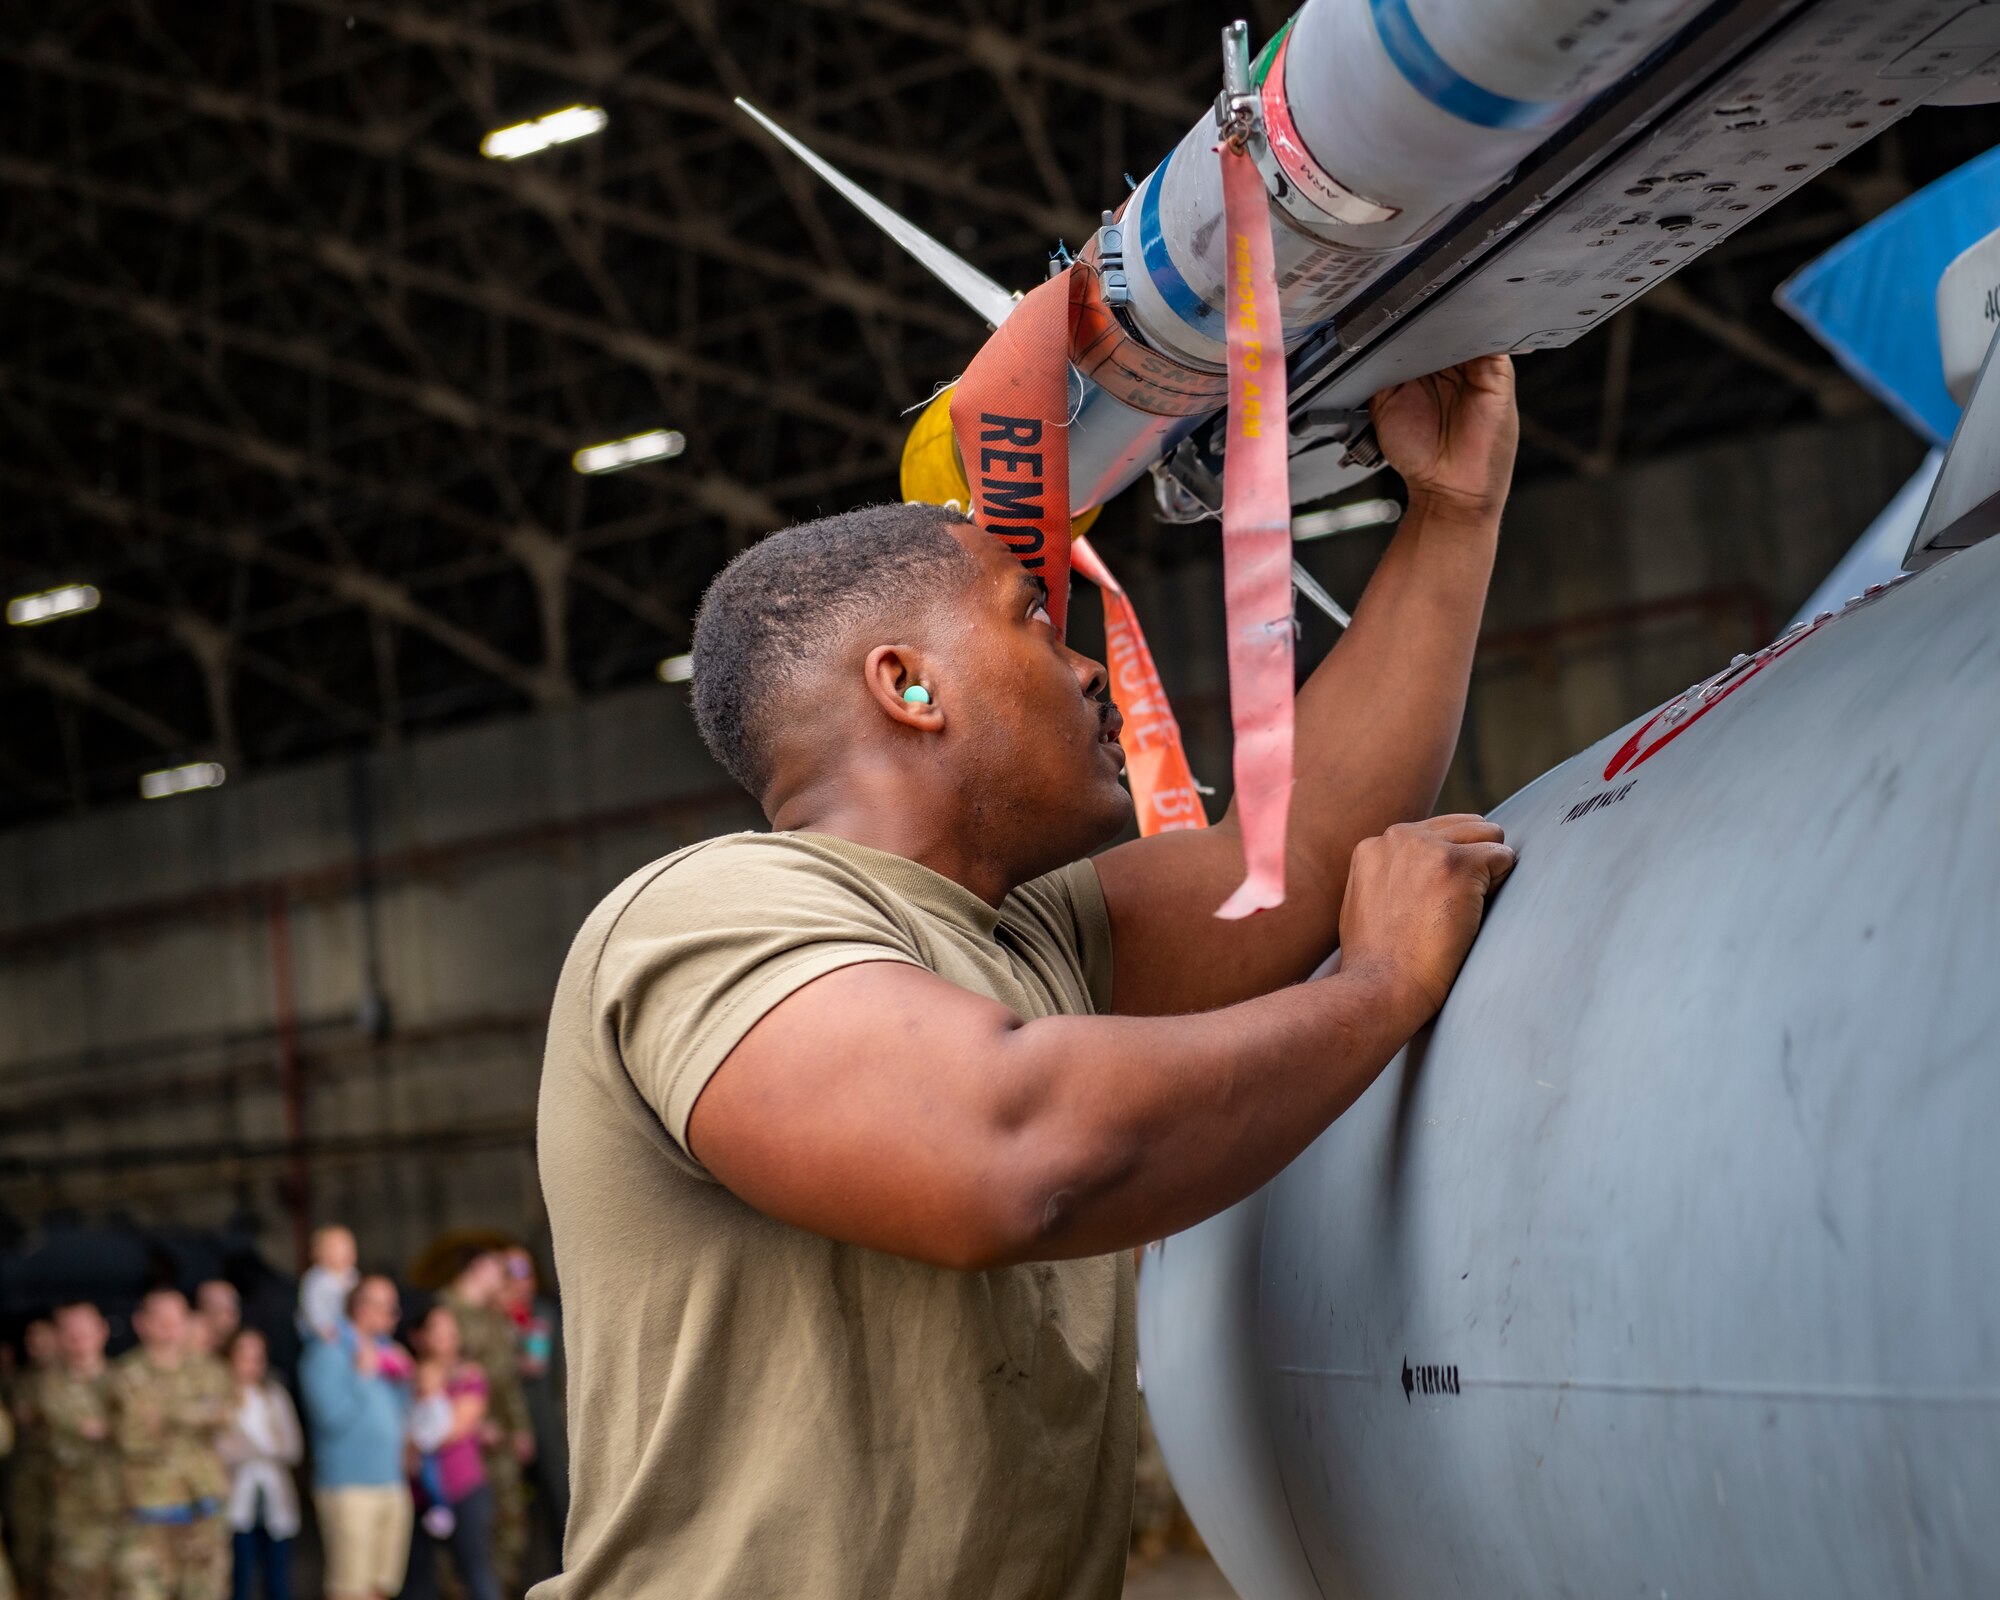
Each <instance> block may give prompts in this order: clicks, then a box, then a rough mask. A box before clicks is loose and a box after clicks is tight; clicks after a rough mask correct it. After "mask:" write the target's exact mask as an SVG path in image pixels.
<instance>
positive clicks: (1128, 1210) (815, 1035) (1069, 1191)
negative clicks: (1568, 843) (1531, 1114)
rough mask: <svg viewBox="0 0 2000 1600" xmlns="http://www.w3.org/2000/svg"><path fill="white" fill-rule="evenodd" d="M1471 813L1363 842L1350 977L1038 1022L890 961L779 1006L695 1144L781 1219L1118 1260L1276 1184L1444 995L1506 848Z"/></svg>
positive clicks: (986, 1260)
mask: <svg viewBox="0 0 2000 1600" xmlns="http://www.w3.org/2000/svg"><path fill="white" fill-rule="evenodd" d="M1499 839H1500V830H1499V829H1498V828H1496V827H1494V826H1493V825H1492V824H1491V823H1488V822H1485V821H1482V820H1481V819H1480V818H1477V817H1448V818H1439V819H1437V820H1436V821H1434V822H1428V823H1422V824H1417V825H1414V826H1410V827H1403V828H1397V829H1395V830H1394V831H1393V832H1391V833H1390V834H1389V835H1388V836H1387V837H1385V838H1380V839H1371V840H1369V841H1367V843H1365V844H1364V845H1363V846H1362V847H1361V848H1360V849H1359V850H1357V851H1356V852H1355V859H1354V872H1353V877H1352V881H1351V883H1350V884H1349V886H1348V888H1347V891H1346V906H1345V909H1344V911H1343V912H1342V914H1341V919H1340V931H1341V934H1342V936H1343V947H1344V950H1345V952H1346V955H1345V960H1344V962H1343V965H1342V970H1341V971H1340V972H1339V973H1338V974H1337V975H1336V976H1334V977H1331V978H1328V979H1325V980H1323V981H1321V982H1318V983H1310V984H1302V985H1297V986H1293V987H1290V988H1287V989H1284V990H1282V991H1280V992H1279V993H1277V994H1273V995H1268V996H1265V997H1263V998H1260V999H1256V1000H1250V1001H1245V1002H1244V1003H1242V1004H1240V1005H1235V1006H1230V1007H1227V1008H1225V1009H1223V1010H1218V1011H1212V1012H1209V1013H1206V1014H1205V1015H1201V1016H1195V1017H1178V1018H1173V1019H1171V1020H1169V1019H1164V1018H1153V1017H1062V1016H1058V1017H1045V1018H1041V1019H1039V1020H1036V1021H1032V1022H1023V1021H1022V1020H1021V1019H1020V1018H1019V1017H1018V1016H1016V1015H1015V1014H1014V1013H1013V1012H1011V1011H1009V1010H1008V1009H1007V1008H1006V1007H1005V1006H1002V1005H1000V1004H999V1003H998V1002H996V1001H994V1000H991V999H987V998H985V997H982V996H979V995H975V994H972V993H970V992H968V991H966V990H964V989H961V988H958V987H957V986H956V985H954V984H951V983H948V982H946V981H945V980H944V979H943V978H940V977H938V976H936V975H935V974H933V973H930V972H928V971H925V970H924V969H922V968H920V967H915V966H910V965H906V964H904V963H901V962H890V961H876V962H866V963H863V964H861V965H857V966H848V967H842V968H840V969H838V970H836V971H834V972H831V973H828V974H827V975H826V976H824V977H821V978H818V979H815V980H814V981H812V982H810V983H808V984H806V985H805V986H804V987H803V988H801V989H799V990H797V991H796V992H794V993H793V994H791V995H790V996H789V997H787V998H786V999H785V1000H783V1001H781V1002H780V1003H779V1004H778V1005H776V1006H775V1007H773V1008H772V1009H771V1010H770V1011H769V1012H767V1013H766V1014H765V1015H764V1017H763V1018H762V1019H761V1020H760V1021H759V1022H758V1023H757V1024H756V1025H755V1026H754V1027H752V1028H751V1030H750V1031H749V1032H748V1033H747V1034H745V1035H744V1037H743V1038H742V1040H741V1041H740V1042H738V1044H737V1045H736V1047H735V1048H734V1049H733V1050H731V1051H730V1053H729V1055H728V1056H727V1057H725V1058H724V1060H723V1062H722V1065H721V1066H720V1067H719V1068H717V1069H716V1072H715V1074H714V1076H713V1077H712V1078H711V1079H710V1080H709V1082H708V1084H707V1086H706V1087H705V1088H704V1089H703V1090H702V1092H701V1096H700V1098H699V1099H698V1100H697V1101H696V1102H695V1106H694V1111H693V1114H692V1115H691V1117H690V1118H689V1121H688V1144H689V1147H690V1148H691V1149H692V1151H693V1153H694V1155H695V1156H696V1158H697V1159H698V1160H700V1161H701V1162H703V1163H704V1164H705V1165H706V1166H707V1167H708V1169H709V1171H710V1172H712V1173H713V1174H714V1175H715V1176H716V1177H717V1178H719V1179H720V1180H721V1181H722V1182H723V1183H724V1184H725V1185H726V1186H727V1187H728V1188H729V1189H730V1190H731V1191H732V1192H734V1193H735V1194H736V1195H737V1196H738V1197H739V1198H741V1199H743V1200H745V1201H747V1202H748V1203H749V1204H751V1205H753V1206H755V1207H756V1208H757V1209H758V1210H760V1211H762V1212H764V1213H765V1214H766V1215H769V1216H772V1217H775V1218H777V1219H778V1220H779V1221H780V1222H786V1223H790V1224H792V1225H793V1226H795V1227H799V1228H804V1229H807V1230H809V1231H810V1232H813V1233H818V1234H823V1235H826V1236H828V1237H831V1238H834V1239H839V1240H842V1241H844V1242H846V1243H849V1244H858V1245H864V1246H867V1247H868V1248H871V1249H876V1250H885V1251H889V1252H891V1253H893V1254H896V1255H902V1256H909V1257H912V1258H914V1259H916V1260H920V1261H925V1262H929V1263H931V1264H933V1265H936V1266H944V1267H954V1268H961V1269H967V1270H981V1269H985V1268H989V1267H997V1266H1005V1265H1009V1264H1012V1263H1015V1262H1021V1261H1035V1260H1050V1259H1057V1258H1065V1257H1076V1256H1095V1255H1103V1254H1106V1253H1108V1252H1110V1251H1112V1250H1116V1249H1120V1248H1123V1247H1126V1246H1130V1245H1137V1244H1141V1243H1143V1242H1145V1241H1146V1240H1148V1239H1156V1238H1160V1237H1162V1236H1164V1235H1165V1234H1168V1233H1172V1232H1175V1231H1176V1230H1178V1229H1181V1228H1185V1227H1189V1226H1191V1225H1192V1224H1194V1223H1196V1222H1198V1221H1200V1220H1201V1219H1202V1218H1204V1217H1207V1216H1210V1215H1212V1214H1213V1213H1215V1212H1217V1211H1219V1210H1221V1209H1222V1208H1223V1207H1225V1206H1227V1205H1230V1204H1232V1203H1234V1202H1235V1201H1236V1200H1239V1199H1241V1198H1242V1197H1243V1196H1244V1195H1246V1194H1249V1193H1250V1192H1251V1191H1252V1190H1254V1189H1256V1188H1257V1187H1258V1186H1259V1185H1261V1184H1263V1183H1265V1182H1266V1181H1267V1180H1269V1179H1270V1178H1271V1177H1272V1176H1273V1175H1275V1174H1276V1173H1277V1172H1278V1171H1279V1170H1280V1169H1281V1168H1282V1167H1283V1166H1284V1165H1285V1164H1286V1163H1287V1162H1288V1161H1290V1160H1291V1159H1292V1158H1293V1157H1294V1156H1296V1155H1297V1154H1298V1153H1299V1151H1301V1150H1302V1149H1304V1148H1305V1146H1306V1145H1307V1144H1308V1143H1309V1142H1311V1140H1312V1139H1313V1138H1314V1137H1316V1136H1317V1135H1318V1133H1319V1132H1320V1130H1321V1129H1323V1128H1324V1127H1325V1126H1326V1125H1327V1124H1328V1123H1329V1122H1331V1121H1332V1120H1333V1119H1334V1118H1335V1117H1337V1116H1338V1115H1340V1113H1341V1112H1342V1111H1344V1110H1345V1109H1346V1108H1347V1107H1348V1106H1349V1105H1350V1104H1352V1103H1353V1101H1354V1099H1355V1097H1356V1096H1358V1095H1359V1094H1360V1093H1361V1091H1362V1090H1363V1089H1365V1088H1366V1087H1367V1086H1368V1084H1369V1083H1370V1082H1371V1081H1372V1080H1373V1078H1374V1077H1375V1075H1376V1073H1378V1072H1379V1071H1380V1070H1381V1069H1382V1067H1383V1066H1384V1065H1385V1064H1386V1063H1387V1062H1388V1060H1389V1058H1390V1057H1391V1056H1392V1055H1394V1054H1395V1052H1396V1051H1397V1050H1398V1049H1399V1048H1400V1047H1401V1046H1402V1044H1403V1042H1404V1041H1405V1040H1406V1039H1407V1038H1408V1037H1409V1036H1410V1034H1411V1033H1413V1032H1414V1031H1415V1030H1416V1029H1417V1028H1419V1027H1421V1026H1422V1025H1423V1023H1424V1022H1425V1021H1426V1020H1427V1019H1428V1018H1429V1017H1430V1016H1431V1014H1432V1013H1433V1012H1434V1011H1435V1010H1436V1009H1437V1007H1438V1005H1439V1004H1440V1003H1441V1002H1442V1001H1443V999H1444V995H1445V992H1446V991H1447V990H1448V989H1449V988H1450V986H1451V980H1452V978H1453V976H1454V975H1455V974H1456V973H1457V971H1458V965H1459V962H1460V961H1461V960H1463V959H1464V955H1465V951H1466V949H1467V948H1468V947H1469V946H1470V945H1471V943H1472V936H1473V933H1474V932H1475V931H1476V929H1477V928H1478V925H1479V919H1480V915H1481V913H1482V911H1483V909H1484V907H1485V902H1486V896H1487V893H1488V892H1489V891H1490V889H1491V888H1492V886H1493V885H1494V884H1495V883H1497V882H1498V881H1499V880H1500V879H1501V878H1502V877H1504V876H1505V875H1506V873H1507V871H1508V869H1509V867H1511V865H1512V863H1513V855H1512V853H1511V852H1510V851H1509V850H1508V849H1507V847H1506V846H1505V845H1504V844H1502V843H1500V842H1499Z"/></svg>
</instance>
